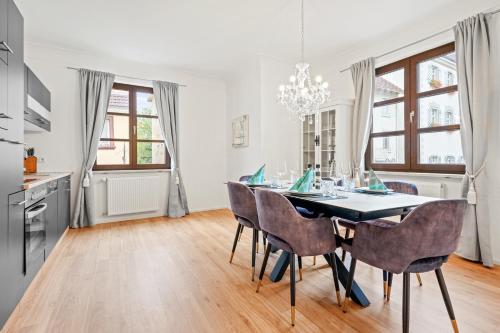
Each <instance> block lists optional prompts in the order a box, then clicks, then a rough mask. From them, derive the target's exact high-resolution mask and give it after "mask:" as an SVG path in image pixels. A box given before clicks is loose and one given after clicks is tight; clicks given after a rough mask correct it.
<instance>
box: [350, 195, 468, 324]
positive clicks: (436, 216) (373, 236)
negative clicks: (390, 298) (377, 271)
mask: <svg viewBox="0 0 500 333" xmlns="http://www.w3.org/2000/svg"><path fill="white" fill-rule="evenodd" d="M466 206H467V201H465V200H438V201H432V202H428V203H425V204H422V205H420V206H418V207H416V208H415V209H414V210H412V211H411V212H410V213H409V214H408V215H407V216H406V217H405V218H404V219H403V221H402V222H401V223H395V222H390V221H387V220H382V219H380V220H371V221H364V222H357V223H355V222H351V223H352V224H356V226H355V228H356V232H355V234H354V237H353V238H350V239H348V240H345V241H344V242H343V244H342V247H343V248H344V249H345V250H347V251H349V252H350V253H351V258H352V259H351V265H350V270H349V278H348V280H347V284H346V298H345V300H344V304H343V309H344V312H346V311H347V307H348V305H349V295H350V293H351V288H352V281H353V279H354V272H355V268H356V262H357V261H358V260H361V261H363V262H365V263H367V264H369V265H371V266H374V267H378V268H381V269H383V270H385V271H387V272H390V273H392V274H401V273H403V332H405V333H406V332H408V331H409V327H410V326H409V325H410V319H409V318H410V317H409V314H410V285H409V279H410V273H423V272H430V271H434V272H435V274H436V277H437V280H438V283H439V288H440V289H441V294H442V296H443V299H444V302H445V305H446V309H447V311H448V315H449V317H450V319H451V322H452V325H453V329H454V331H455V332H458V325H457V322H456V319H455V314H454V312H453V307H452V304H451V300H450V297H449V294H448V290H447V288H446V284H445V281H444V278H443V273H442V271H441V266H442V265H443V263H445V262H446V261H447V259H448V256H449V255H450V254H451V253H453V252H454V251H455V250H456V249H457V245H458V240H459V238H460V233H461V230H462V224H463V219H464V213H465V208H466Z"/></svg>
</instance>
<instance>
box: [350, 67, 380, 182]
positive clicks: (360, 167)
mask: <svg viewBox="0 0 500 333" xmlns="http://www.w3.org/2000/svg"><path fill="white" fill-rule="evenodd" d="M351 73H352V81H353V83H354V96H355V99H354V110H353V114H352V131H351V133H352V134H351V135H352V137H351V156H352V158H353V160H354V169H355V170H354V173H355V176H356V177H357V179H359V181H360V183H361V184H363V183H364V175H363V172H364V159H365V151H366V147H367V146H368V140H369V138H370V129H371V123H372V109H373V96H374V92H375V59H374V58H368V59H366V60H363V61H360V62H358V63H356V64H354V65H352V66H351ZM358 177H359V178H358Z"/></svg>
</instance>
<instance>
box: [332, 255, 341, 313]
mask: <svg viewBox="0 0 500 333" xmlns="http://www.w3.org/2000/svg"><path fill="white" fill-rule="evenodd" d="M330 262H331V264H332V273H333V283H334V285H335V294H336V295H337V304H338V305H339V306H341V305H342V303H341V301H340V286H339V275H338V272H337V262H336V261H335V253H330Z"/></svg>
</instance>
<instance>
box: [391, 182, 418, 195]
mask: <svg viewBox="0 0 500 333" xmlns="http://www.w3.org/2000/svg"><path fill="white" fill-rule="evenodd" d="M384 185H385V186H386V187H387V188H388V189H391V190H393V191H394V192H398V193H405V194H413V195H418V189H417V186H416V185H415V184H412V183H406V182H399V181H388V182H384Z"/></svg>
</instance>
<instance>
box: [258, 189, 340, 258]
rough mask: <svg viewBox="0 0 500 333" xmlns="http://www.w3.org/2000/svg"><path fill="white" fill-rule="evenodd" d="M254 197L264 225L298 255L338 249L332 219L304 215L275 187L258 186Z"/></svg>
mask: <svg viewBox="0 0 500 333" xmlns="http://www.w3.org/2000/svg"><path fill="white" fill-rule="evenodd" d="M255 198H256V201H257V213H258V214H259V223H260V227H261V229H262V230H264V231H265V232H267V233H268V234H271V235H273V236H275V237H278V238H279V239H281V240H283V241H285V242H286V243H287V244H288V245H290V246H291V247H292V249H293V250H294V252H295V253H297V254H298V255H301V256H307V255H319V254H325V253H330V252H333V251H335V249H336V240H335V235H334V229H333V223H332V221H331V220H330V219H328V218H316V219H308V218H304V217H302V216H301V215H300V214H299V213H298V212H297V211H296V210H295V208H294V207H293V205H292V204H291V203H290V201H289V200H288V199H287V198H285V197H284V196H283V195H281V194H279V193H276V192H273V191H269V190H265V189H257V190H256V191H255Z"/></svg>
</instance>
